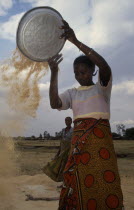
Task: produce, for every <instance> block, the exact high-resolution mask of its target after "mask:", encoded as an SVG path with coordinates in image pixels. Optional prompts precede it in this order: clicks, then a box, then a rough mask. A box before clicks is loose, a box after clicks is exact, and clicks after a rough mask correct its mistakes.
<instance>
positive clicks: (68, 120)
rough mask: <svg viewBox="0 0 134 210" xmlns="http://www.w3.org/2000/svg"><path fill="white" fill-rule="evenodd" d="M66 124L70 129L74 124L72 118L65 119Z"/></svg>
mask: <svg viewBox="0 0 134 210" xmlns="http://www.w3.org/2000/svg"><path fill="white" fill-rule="evenodd" d="M65 124H66V126H67V127H70V126H71V124H72V118H71V117H66V118H65Z"/></svg>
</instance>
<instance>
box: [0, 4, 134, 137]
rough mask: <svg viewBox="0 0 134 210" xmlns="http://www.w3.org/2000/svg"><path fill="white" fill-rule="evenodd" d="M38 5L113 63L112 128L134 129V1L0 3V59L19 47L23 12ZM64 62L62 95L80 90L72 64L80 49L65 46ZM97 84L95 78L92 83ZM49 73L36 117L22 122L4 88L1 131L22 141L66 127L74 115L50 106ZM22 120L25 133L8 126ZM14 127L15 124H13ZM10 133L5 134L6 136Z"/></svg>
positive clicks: (42, 84)
mask: <svg viewBox="0 0 134 210" xmlns="http://www.w3.org/2000/svg"><path fill="white" fill-rule="evenodd" d="M38 6H50V7H53V8H54V9H56V10H57V11H58V12H59V13H60V14H61V15H62V16H63V18H64V19H65V20H66V21H67V22H68V23H69V25H70V26H71V27H72V28H73V30H74V31H75V34H76V36H77V38H78V40H80V41H81V42H83V43H84V44H86V45H88V46H89V47H91V48H93V49H94V50H96V51H97V52H98V53H99V54H101V55H102V56H103V57H104V58H105V60H106V61H107V62H108V63H109V65H110V67H111V69H112V74H113V88H112V96H111V119H110V123H111V128H112V131H116V125H117V124H119V123H123V124H125V126H126V128H129V127H134V12H133V11H134V1H133V0H128V1H126V0H108V1H107V0H73V1H72V0H68V1H63V0H1V1H0V60H3V59H6V58H8V57H9V56H10V54H11V52H12V51H13V50H14V49H15V47H16V30H17V26H18V23H19V21H20V19H21V17H22V16H23V14H24V13H25V12H27V11H28V10H30V9H32V8H34V7H38ZM61 52H62V53H63V58H64V59H63V61H62V63H61V64H60V65H59V68H60V72H59V92H60V93H62V92H63V91H65V90H66V89H68V88H72V87H78V86H79V84H78V83H77V82H76V81H75V79H74V73H73V65H72V64H73V60H74V59H75V58H76V57H77V56H79V55H80V54H81V52H80V51H79V50H78V49H77V47H76V46H74V45H73V44H71V43H69V42H68V41H67V42H66V43H65V45H64V47H63V49H62V51H61ZM94 81H95V82H96V81H97V76H96V77H95V78H94ZM49 84H50V71H48V74H47V75H45V76H44V78H43V79H41V80H40V81H39V88H40V94H41V100H40V104H39V107H38V110H37V113H36V118H31V117H28V116H27V117H26V118H24V117H20V116H19V114H18V113H17V114H16V113H15V112H14V111H13V110H12V109H11V108H10V107H9V106H8V104H7V100H6V93H5V90H4V89H3V88H2V87H1V88H0V115H1V117H0V129H3V127H4V129H5V130H6V129H7V130H8V133H9V134H11V135H13V136H15V135H23V136H32V135H35V136H39V135H40V133H41V134H43V133H44V131H48V132H49V133H50V134H52V135H54V134H55V132H59V131H60V130H61V129H62V128H64V127H65V123H64V119H65V117H66V116H71V117H72V110H67V111H58V110H52V109H51V107H50V104H49ZM16 116H19V117H18V119H19V120H20V124H21V123H22V124H24V125H25V126H24V129H22V130H21V132H20V133H19V132H17V129H14V130H13V131H12V132H11V131H10V130H11V129H8V128H6V127H8V126H6V125H8V124H9V125H10V123H12V122H13V123H14V122H15V119H16ZM13 123H12V124H13ZM5 132H6V131H5Z"/></svg>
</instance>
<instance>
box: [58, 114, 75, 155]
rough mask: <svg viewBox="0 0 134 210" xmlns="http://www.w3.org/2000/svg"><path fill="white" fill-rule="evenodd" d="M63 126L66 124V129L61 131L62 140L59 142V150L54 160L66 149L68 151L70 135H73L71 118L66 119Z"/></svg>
mask: <svg viewBox="0 0 134 210" xmlns="http://www.w3.org/2000/svg"><path fill="white" fill-rule="evenodd" d="M65 124H66V128H63V129H62V140H61V142H60V148H59V150H58V152H57V154H56V156H55V158H56V157H58V156H59V155H60V154H61V153H62V152H64V150H66V149H67V148H69V149H70V145H71V138H72V133H73V128H72V127H71V124H72V118H71V117H66V118H65Z"/></svg>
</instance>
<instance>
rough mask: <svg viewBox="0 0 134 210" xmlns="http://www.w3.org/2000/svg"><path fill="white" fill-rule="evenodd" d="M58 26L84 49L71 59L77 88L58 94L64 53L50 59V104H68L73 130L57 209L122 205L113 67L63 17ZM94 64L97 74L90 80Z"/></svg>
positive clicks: (61, 107)
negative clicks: (115, 138)
mask: <svg viewBox="0 0 134 210" xmlns="http://www.w3.org/2000/svg"><path fill="white" fill-rule="evenodd" d="M63 22H64V26H62V27H61V28H62V29H64V30H65V33H64V34H62V35H61V37H60V38H65V39H67V40H68V41H70V42H71V43H72V44H74V45H75V46H76V47H77V48H78V49H80V50H81V51H82V52H83V53H84V54H85V55H84V56H80V57H78V58H76V59H75V61H74V64H73V67H74V75H75V78H76V80H77V81H78V82H79V84H80V87H79V88H73V89H69V90H67V91H65V92H64V93H63V94H61V95H59V94H58V64H59V63H60V62H61V61H62V60H63V58H62V55H61V54H59V55H56V56H55V57H53V58H51V59H49V66H50V69H51V81H50V105H51V107H52V108H53V109H58V110H65V109H68V108H71V109H72V110H73V115H74V132H73V136H72V141H71V150H70V154H69V158H68V162H67V164H66V166H65V169H64V175H63V176H64V185H63V188H62V190H61V196H60V202H59V209H60V210H63V209H64V210H67V209H68V210H72V209H76V210H86V209H89V210H95V209H97V210H108V209H117V210H121V209H122V208H123V196H122V191H121V186H120V177H119V173H118V167H117V159H116V155H115V151H114V146H113V142H112V135H111V130H110V125H109V118H110V94H111V87H112V76H111V69H110V67H109V65H108V64H107V62H106V61H105V60H104V58H102V57H101V56H100V55H99V54H98V53H97V52H95V51H94V50H93V49H91V48H89V47H87V46H86V45H84V44H83V43H81V42H80V41H79V40H78V39H77V38H76V36H75V33H74V31H73V30H72V29H71V28H70V27H69V25H68V23H67V22H66V21H63ZM95 65H96V66H97V67H98V68H99V79H98V82H97V83H96V84H94V82H93V76H94V71H95Z"/></svg>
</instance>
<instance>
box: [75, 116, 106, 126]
mask: <svg viewBox="0 0 134 210" xmlns="http://www.w3.org/2000/svg"><path fill="white" fill-rule="evenodd" d="M83 122H89V123H97V122H98V123H101V124H109V120H108V119H102V118H100V119H96V118H78V119H76V120H74V121H73V123H74V125H75V126H77V124H80V123H83Z"/></svg>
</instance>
